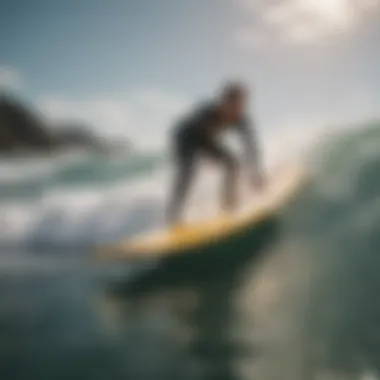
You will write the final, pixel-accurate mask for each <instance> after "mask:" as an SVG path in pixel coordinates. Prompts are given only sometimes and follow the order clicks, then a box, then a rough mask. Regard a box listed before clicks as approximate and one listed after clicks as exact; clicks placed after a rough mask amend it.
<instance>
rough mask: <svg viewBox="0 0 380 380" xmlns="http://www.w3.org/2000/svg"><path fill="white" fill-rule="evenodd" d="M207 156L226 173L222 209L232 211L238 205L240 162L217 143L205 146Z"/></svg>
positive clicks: (208, 143)
mask: <svg viewBox="0 0 380 380" xmlns="http://www.w3.org/2000/svg"><path fill="white" fill-rule="evenodd" d="M204 149H205V152H206V154H208V155H209V156H210V157H212V158H213V159H214V160H216V161H217V162H218V163H220V164H221V165H222V166H223V168H224V171H225V175H224V180H223V185H222V194H221V198H222V207H223V208H225V209H227V210H232V209H233V208H235V207H236V204H237V182H238V181H237V180H238V162H237V160H236V158H235V157H234V155H233V154H232V153H231V152H230V151H229V150H228V149H227V148H225V147H224V146H222V145H219V144H218V143H217V142H215V141H207V142H206V143H205V144H204Z"/></svg>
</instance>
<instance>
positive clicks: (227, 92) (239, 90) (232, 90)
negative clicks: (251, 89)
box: [221, 82, 248, 100]
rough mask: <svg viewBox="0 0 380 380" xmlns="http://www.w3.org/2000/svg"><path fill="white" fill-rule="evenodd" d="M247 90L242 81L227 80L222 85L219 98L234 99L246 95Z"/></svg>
mask: <svg viewBox="0 0 380 380" xmlns="http://www.w3.org/2000/svg"><path fill="white" fill-rule="evenodd" d="M247 93H248V90H247V88H246V86H245V85H244V84H243V83H240V82H228V83H226V84H225V85H224V86H223V87H222V91H221V98H222V99H223V100H235V99H240V98H243V97H245V96H246V95H247Z"/></svg>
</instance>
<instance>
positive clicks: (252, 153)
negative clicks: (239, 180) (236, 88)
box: [239, 119, 263, 186]
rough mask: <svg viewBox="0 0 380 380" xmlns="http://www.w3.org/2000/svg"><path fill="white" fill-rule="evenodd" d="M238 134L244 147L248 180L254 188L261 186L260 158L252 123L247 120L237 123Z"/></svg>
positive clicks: (261, 169) (255, 132) (261, 170)
mask: <svg viewBox="0 0 380 380" xmlns="http://www.w3.org/2000/svg"><path fill="white" fill-rule="evenodd" d="M239 132H240V136H241V138H242V143H243V147H244V162H245V164H246V165H247V167H248V170H249V173H250V178H251V179H252V182H253V183H254V184H255V186H261V185H262V182H263V168H262V158H261V152H260V148H259V142H258V138H257V131H256V128H255V125H254V123H253V122H252V121H250V120H247V119H244V120H242V121H241V122H240V123H239Z"/></svg>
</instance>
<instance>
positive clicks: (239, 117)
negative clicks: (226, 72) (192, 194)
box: [167, 83, 264, 225]
mask: <svg viewBox="0 0 380 380" xmlns="http://www.w3.org/2000/svg"><path fill="white" fill-rule="evenodd" d="M248 98H249V93H248V89H247V88H246V87H245V86H244V85H243V84H241V83H228V84H227V85H225V86H224V87H223V89H222V91H221V93H220V94H219V96H218V97H217V99H216V100H213V101H211V102H208V103H206V104H202V105H201V106H200V107H199V108H197V109H196V111H195V112H193V113H191V114H190V115H187V116H185V117H184V118H182V119H181V120H180V122H179V123H176V125H175V126H174V129H173V131H172V135H171V144H172V150H173V154H174V161H175V165H176V174H175V178H174V184H173V188H172V193H171V194H170V199H169V205H168V209H167V219H168V222H169V224H171V225H174V224H177V223H178V222H179V220H180V212H181V211H182V208H183V204H184V201H185V199H186V196H187V194H188V191H189V189H190V185H191V182H192V179H193V176H194V171H195V166H196V165H195V164H196V162H197V159H198V158H199V157H208V158H211V159H213V160H214V161H215V162H217V163H219V164H220V165H221V167H222V168H223V169H224V171H225V177H224V181H223V191H222V206H223V208H225V209H227V210H229V211H230V210H233V209H234V208H235V207H236V205H237V180H238V177H237V174H238V170H239V165H238V159H237V157H235V155H234V154H233V153H232V152H231V150H230V149H228V148H227V147H225V146H224V145H222V144H221V143H220V142H219V141H218V136H219V135H220V133H223V132H225V131H228V130H235V131H236V132H238V133H239V134H240V136H241V138H242V142H243V145H244V147H245V149H244V150H245V162H246V163H247V164H249V166H250V169H251V170H250V180H251V183H252V185H253V186H254V188H256V189H257V188H258V189H261V188H262V186H263V184H264V177H263V170H262V167H261V160H260V157H259V150H258V141H257V138H256V130H255V128H254V125H253V123H252V121H251V120H250V119H249V118H248V117H247V115H246V108H247V102H248Z"/></svg>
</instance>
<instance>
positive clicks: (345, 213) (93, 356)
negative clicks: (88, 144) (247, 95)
mask: <svg viewBox="0 0 380 380" xmlns="http://www.w3.org/2000/svg"><path fill="white" fill-rule="evenodd" d="M379 147H380V128H379V127H378V126H377V125H375V124H374V125H363V126H360V128H358V129H356V130H355V129H351V130H350V132H346V133H342V134H340V135H338V136H336V137H334V138H330V139H329V140H327V141H325V143H324V144H323V145H322V146H320V147H318V149H314V150H313V151H312V152H310V160H309V161H310V170H311V173H312V175H311V179H310V181H309V182H308V183H307V185H306V186H305V187H304V188H303V189H302V191H301V192H300V193H299V194H298V195H297V197H296V199H295V200H294V201H293V202H292V203H290V204H289V205H288V206H287V207H286V208H285V209H284V210H283V211H282V212H281V213H280V214H279V215H277V216H276V217H275V218H272V219H271V220H268V221H267V222H266V223H264V224H262V225H260V226H258V227H257V229H256V230H254V231H251V233H250V234H249V235H247V236H245V237H244V239H243V240H242V241H239V242H235V243H234V244H231V245H228V246H224V247H220V249H219V250H217V251H214V252H213V253H212V254H211V255H210V254H208V255H203V254H198V255H197V254H194V255H193V256H190V257H183V258H180V259H178V260H173V261H167V262H158V263H157V262H147V263H137V264H135V265H127V264H120V263H119V264H117V265H115V266H114V265H106V266H103V265H95V264H94V263H93V262H91V260H90V256H89V254H88V250H87V249H88V247H89V246H91V245H92V244H94V242H100V241H107V240H111V239H113V238H117V237H120V236H126V235H128V234H133V233H135V232H137V231H141V230H144V229H148V228H151V227H152V226H154V225H156V224H157V223H160V212H161V211H162V199H164V198H163V197H165V191H166V188H165V186H164V184H165V183H166V178H167V177H166V175H167V174H166V166H165V165H166V164H165V162H164V161H160V160H158V159H152V158H150V159H146V158H145V157H134V158H133V160H136V161H133V160H131V159H130V158H128V159H127V158H120V157H119V158H115V159H112V158H108V159H107V160H106V159H104V158H99V157H98V158H94V157H92V158H91V157H85V158H84V157H79V158H76V160H77V161H75V160H74V161H75V162H72V161H70V160H69V161H65V160H63V159H61V160H60V161H59V162H58V163H57V162H56V163H54V164H51V163H49V164H46V162H45V163H44V162H37V163H34V164H33V163H28V165H30V166H29V167H27V165H26V164H25V163H22V162H18V163H15V162H13V163H11V164H9V165H10V166H9V167H8V169H7V170H8V171H7V172H6V173H5V169H4V168H5V166H4V167H3V172H1V174H2V177H1V178H2V180H3V183H6V185H7V186H8V187H7V188H6V186H3V187H2V191H3V192H2V195H1V197H2V207H3V209H2V210H3V212H2V216H1V217H2V222H6V223H5V224H6V226H5V229H6V233H2V235H1V239H2V240H1V242H2V247H3V249H2V251H1V257H0V273H1V274H0V378H1V379H3V378H4V379H24V378H28V379H29V380H30V379H38V380H39V379H83V378H91V379H137V380H140V379H144V380H145V379H147V380H148V379H165V380H166V379H263V380H269V379H281V380H287V379H289V380H294V379H295V380H298V379H323V380H324V379H333V380H334V379H360V380H368V379H370V380H372V379H377V378H379V377H378V375H377V372H378V371H379V367H380V361H379V352H380V344H379V338H378V321H379V316H380V308H379V306H378V302H377V298H378V294H379V291H380V277H379V275H378V268H379V266H380V258H379V246H380V240H379V236H380V235H379V228H378V226H379V225H380V202H379V196H378V194H379V190H380V181H379V179H378V178H379V176H378V172H379V169H380V148H379ZM156 158H157V157H156ZM139 160H140V161H139ZM145 160H146V161H145ZM142 162H143V163H144V162H145V164H142ZM12 165H13V170H10V168H11V166H12ZM14 165H19V166H18V167H17V168H18V170H14V168H15V166H14ZM21 165H24V166H25V167H26V169H24V170H25V173H26V175H22V176H21V175H20V174H19V173H21ZM33 165H35V166H34V169H33V170H34V172H33V171H32V170H31V168H33ZM128 165H130V166H128ZM139 165H141V166H140V167H139V168H138V169H136V168H137V167H138V166H139ZM86 168H87V169H88V170H87V169H86ZM4 173H5V174H4ZM31 173H34V174H33V175H32V174H31ZM28 174H29V177H28ZM6 175H8V177H7V178H5V177H6ZM17 175H18V176H17ZM4 178H5V179H4ZM37 178H38V179H39V180H37ZM53 178H54V180H53ZM27 181H30V182H29V183H28V184H27ZM44 181H45V182H44ZM33 183H34V184H35V186H34V187H33V186H32V184H33ZM42 183H43V185H42ZM38 186H39V187H38ZM9 189H12V191H10V190H9ZM21 189H23V191H24V192H22V191H21ZM18 190H19V191H18ZM28 191H30V192H29V193H28Z"/></svg>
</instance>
